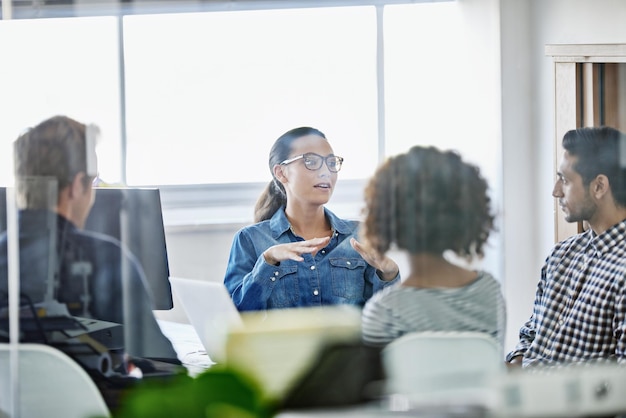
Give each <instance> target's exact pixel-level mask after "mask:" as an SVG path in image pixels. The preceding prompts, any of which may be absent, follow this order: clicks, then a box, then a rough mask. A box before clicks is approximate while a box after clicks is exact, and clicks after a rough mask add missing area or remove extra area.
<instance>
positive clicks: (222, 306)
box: [170, 277, 242, 363]
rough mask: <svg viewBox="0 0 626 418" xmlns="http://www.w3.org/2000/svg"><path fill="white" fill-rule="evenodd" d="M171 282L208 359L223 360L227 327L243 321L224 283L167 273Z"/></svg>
mask: <svg viewBox="0 0 626 418" xmlns="http://www.w3.org/2000/svg"><path fill="white" fill-rule="evenodd" d="M170 283H171V285H172V289H173V290H174V292H175V293H176V296H177V297H178V300H179V301H180V303H181V304H182V307H183V311H185V314H187V318H188V319H189V322H190V323H191V326H192V327H193V328H194V329H195V331H196V333H197V334H198V337H199V338H200V342H201V343H202V345H203V346H204V349H205V350H206V352H207V354H208V356H209V358H210V359H211V361H213V362H216V363H221V362H223V361H224V359H225V358H226V356H225V354H226V338H227V335H228V331H229V330H230V329H232V328H233V327H238V326H241V325H242V320H241V316H240V314H239V311H238V310H237V307H236V306H235V304H234V303H233V301H232V299H231V297H230V293H228V290H226V286H224V284H223V283H221V282H210V281H206V280H199V279H198V280H197V279H187V278H181V277H170Z"/></svg>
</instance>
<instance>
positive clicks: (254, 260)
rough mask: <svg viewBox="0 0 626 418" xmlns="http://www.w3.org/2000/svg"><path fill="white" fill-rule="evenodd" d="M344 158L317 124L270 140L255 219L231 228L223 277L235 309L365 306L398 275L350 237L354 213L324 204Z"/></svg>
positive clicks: (394, 266)
mask: <svg viewBox="0 0 626 418" xmlns="http://www.w3.org/2000/svg"><path fill="white" fill-rule="evenodd" d="M342 163H343V158H341V157H338V156H336V155H334V153H333V149H332V147H331V146H330V144H329V143H328V141H327V140H326V137H325V136H324V134H323V133H322V132H320V131H319V130H317V129H314V128H309V127H301V128H296V129H292V130H290V131H288V132H286V133H285V134H283V135H282V136H281V137H280V138H278V139H277V140H276V142H275V143H274V145H273V146H272V149H271V150H270V156H269V168H270V172H271V174H272V181H271V182H270V183H269V185H268V186H267V187H266V189H265V190H264V192H263V193H262V194H261V196H260V197H259V199H258V201H257V204H256V207H255V222H256V223H255V224H253V225H250V226H247V227H244V228H243V229H241V230H240V231H239V232H237V234H236V235H235V238H234V240H233V244H232V247H231V251H230V258H229V261H228V268H227V270H226V275H225V278H224V284H225V285H226V287H227V289H228V291H229V292H230V294H231V296H232V298H233V301H234V303H235V305H236V306H237V308H238V309H239V310H240V311H253V310H264V309H275V308H293V307H305V306H323V305H336V304H351V305H357V306H363V304H365V302H366V301H367V300H368V299H369V298H370V297H371V296H372V295H373V294H374V293H375V292H377V291H378V290H380V289H382V288H384V287H386V286H388V285H390V284H392V283H395V282H397V281H398V280H399V269H398V265H397V264H396V263H395V262H394V261H393V260H391V259H390V258H389V257H380V256H376V255H375V254H374V253H373V252H371V251H368V249H367V248H366V247H364V246H362V245H361V244H360V243H359V242H357V241H356V239H355V237H356V235H357V232H358V231H357V230H358V227H359V223H358V222H357V221H351V220H345V219H341V218H339V217H337V216H336V215H335V214H334V213H332V212H331V211H330V210H328V209H327V208H326V207H325V206H324V205H325V204H326V203H328V201H329V200H330V197H331V196H332V194H333V191H334V189H335V184H336V182H337V173H338V172H339V170H340V169H341V165H342Z"/></svg>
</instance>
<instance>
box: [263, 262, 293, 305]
mask: <svg viewBox="0 0 626 418" xmlns="http://www.w3.org/2000/svg"><path fill="white" fill-rule="evenodd" d="M299 301H300V287H299V285H298V266H296V265H292V266H284V267H281V268H280V275H279V276H278V280H276V281H275V282H274V288H273V289H272V295H271V296H270V300H269V302H270V303H269V304H268V305H269V306H268V307H272V308H291V307H295V306H297V305H298V303H299Z"/></svg>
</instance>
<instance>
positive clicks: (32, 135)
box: [14, 116, 91, 209]
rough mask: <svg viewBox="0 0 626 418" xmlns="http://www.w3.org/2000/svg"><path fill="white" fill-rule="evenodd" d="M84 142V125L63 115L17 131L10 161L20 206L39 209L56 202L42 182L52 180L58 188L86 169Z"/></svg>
mask: <svg viewBox="0 0 626 418" xmlns="http://www.w3.org/2000/svg"><path fill="white" fill-rule="evenodd" d="M86 142H87V141H86V126H85V125H84V124H82V123H80V122H77V121H75V120H74V119H70V118H68V117H66V116H54V117H52V118H49V119H46V120H44V121H43V122H41V123H40V124H38V125H37V126H35V127H32V128H29V129H28V130H27V131H26V132H25V133H24V134H22V135H20V136H19V137H18V138H17V140H16V141H15V144H14V161H15V177H16V180H17V187H18V193H19V195H20V198H21V199H22V203H21V206H26V207H29V208H32V209H41V208H45V207H50V205H51V204H56V203H57V202H56V200H55V201H54V202H50V201H49V196H48V194H47V190H48V186H47V185H46V183H49V180H53V181H54V183H56V185H55V186H56V187H55V188H56V190H57V192H60V191H61V190H63V189H64V188H65V187H67V186H68V185H69V184H70V183H71V182H72V181H73V179H74V177H75V176H76V174H78V173H80V172H84V173H86V172H87V153H86V147H87V145H86ZM85 177H86V180H85V181H86V182H88V181H90V180H91V179H90V178H89V177H87V176H85ZM55 197H57V196H55Z"/></svg>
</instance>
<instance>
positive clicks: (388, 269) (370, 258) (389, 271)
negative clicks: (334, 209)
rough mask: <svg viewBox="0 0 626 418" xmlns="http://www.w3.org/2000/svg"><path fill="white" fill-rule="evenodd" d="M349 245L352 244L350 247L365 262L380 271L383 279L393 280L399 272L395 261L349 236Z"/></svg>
mask: <svg viewBox="0 0 626 418" xmlns="http://www.w3.org/2000/svg"><path fill="white" fill-rule="evenodd" d="M350 245H352V248H354V249H355V250H356V252H358V253H359V254H361V257H363V260H365V261H367V264H369V265H370V266H372V267H374V268H375V269H376V270H378V271H380V272H381V273H382V275H383V277H382V279H383V280H386V281H389V280H393V279H394V278H395V277H396V276H397V275H398V273H399V272H400V268H399V267H398V265H397V264H396V262H395V261H393V260H392V259H391V258H389V257H387V256H386V255H383V256H381V255H380V254H378V253H377V252H376V251H374V250H373V249H371V248H370V247H368V246H366V245H364V244H361V243H360V242H359V241H357V240H356V239H354V238H350Z"/></svg>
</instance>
